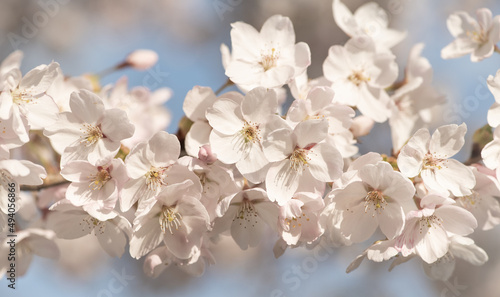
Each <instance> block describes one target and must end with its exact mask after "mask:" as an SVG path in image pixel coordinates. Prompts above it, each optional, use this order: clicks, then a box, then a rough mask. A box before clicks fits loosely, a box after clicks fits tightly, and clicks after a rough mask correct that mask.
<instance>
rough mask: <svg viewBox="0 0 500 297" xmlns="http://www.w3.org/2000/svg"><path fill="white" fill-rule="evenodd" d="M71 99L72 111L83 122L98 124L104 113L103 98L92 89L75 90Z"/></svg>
mask: <svg viewBox="0 0 500 297" xmlns="http://www.w3.org/2000/svg"><path fill="white" fill-rule="evenodd" d="M69 100H70V101H69V106H70V108H71V112H72V113H73V114H74V115H75V117H77V118H78V119H79V120H80V121H81V122H84V123H87V124H96V123H97V121H98V120H99V119H100V118H101V117H102V115H103V114H104V104H103V102H102V100H101V98H99V96H97V95H96V94H94V93H92V92H91V91H87V90H80V91H79V92H73V93H72V94H71V97H70V99H69Z"/></svg>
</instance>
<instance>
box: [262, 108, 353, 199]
mask: <svg viewBox="0 0 500 297" xmlns="http://www.w3.org/2000/svg"><path fill="white" fill-rule="evenodd" d="M266 130H268V133H266V136H265V138H264V142H263V146H264V154H265V155H266V157H267V158H268V160H269V161H271V162H273V163H272V165H271V167H270V168H269V171H268V172H267V175H266V190H267V194H268V195H269V199H271V201H277V202H278V204H280V205H284V204H285V203H286V202H287V201H289V200H290V199H291V198H292V196H293V194H294V193H295V192H296V191H297V190H298V189H299V187H300V188H301V191H314V190H315V189H318V190H319V191H320V192H321V189H322V188H323V186H324V183H326V182H331V181H333V180H334V179H336V178H338V177H340V175H341V174H342V166H343V160H342V156H341V155H340V153H339V152H338V150H337V149H336V148H335V145H334V144H333V142H332V139H331V138H329V136H328V122H327V121H326V120H308V121H304V122H301V123H299V124H298V125H297V126H296V127H295V129H293V130H292V128H291V127H290V126H289V125H288V124H287V123H286V122H285V121H284V120H282V119H281V118H280V117H276V118H275V119H274V120H273V121H270V122H269V124H268V126H267V127H266ZM318 185H320V186H318Z"/></svg>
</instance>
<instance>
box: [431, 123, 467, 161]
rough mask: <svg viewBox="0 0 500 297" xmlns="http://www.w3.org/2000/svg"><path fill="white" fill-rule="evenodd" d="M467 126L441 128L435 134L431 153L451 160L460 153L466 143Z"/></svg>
mask: <svg viewBox="0 0 500 297" xmlns="http://www.w3.org/2000/svg"><path fill="white" fill-rule="evenodd" d="M465 133H467V126H466V125H465V123H463V124H461V125H460V126H457V125H454V124H452V125H445V126H441V127H439V128H438V129H437V130H436V131H435V132H434V133H433V134H432V138H431V141H430V144H429V152H430V153H432V154H437V155H439V156H444V157H445V158H449V157H452V156H454V155H455V154H456V153H458V152H459V151H460V149H461V148H462V147H463V145H464V143H465V139H464V136H465Z"/></svg>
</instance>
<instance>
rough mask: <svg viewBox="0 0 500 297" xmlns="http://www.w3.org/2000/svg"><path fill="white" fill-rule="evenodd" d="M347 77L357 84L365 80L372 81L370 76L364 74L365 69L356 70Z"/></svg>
mask: <svg viewBox="0 0 500 297" xmlns="http://www.w3.org/2000/svg"><path fill="white" fill-rule="evenodd" d="M347 79H348V80H349V81H350V82H352V83H353V84H355V85H356V86H359V85H360V84H361V83H363V82H367V81H370V78H369V77H366V76H365V75H364V74H363V71H354V72H353V73H352V74H351V75H349V76H348V77H347Z"/></svg>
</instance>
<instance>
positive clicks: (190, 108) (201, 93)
mask: <svg viewBox="0 0 500 297" xmlns="http://www.w3.org/2000/svg"><path fill="white" fill-rule="evenodd" d="M216 99H217V97H216V96H215V94H214V91H212V89H211V88H209V87H201V86H195V87H193V89H191V90H190V91H189V92H188V93H187V94H186V98H185V99H184V103H183V106H182V109H183V110H184V113H185V114H186V116H187V117H188V118H189V119H190V120H191V121H193V122H196V121H204V120H205V112H206V111H207V109H208V108H209V107H212V105H213V104H214V102H215V100H216Z"/></svg>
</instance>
